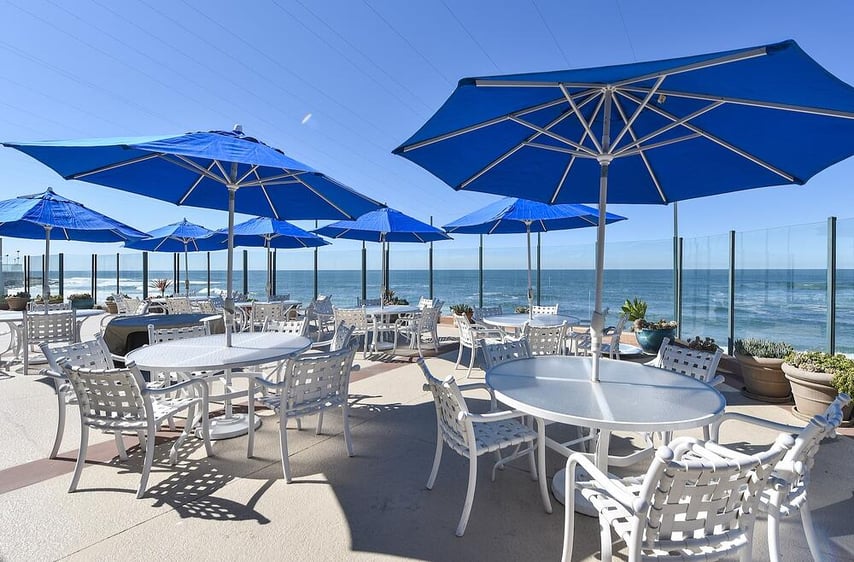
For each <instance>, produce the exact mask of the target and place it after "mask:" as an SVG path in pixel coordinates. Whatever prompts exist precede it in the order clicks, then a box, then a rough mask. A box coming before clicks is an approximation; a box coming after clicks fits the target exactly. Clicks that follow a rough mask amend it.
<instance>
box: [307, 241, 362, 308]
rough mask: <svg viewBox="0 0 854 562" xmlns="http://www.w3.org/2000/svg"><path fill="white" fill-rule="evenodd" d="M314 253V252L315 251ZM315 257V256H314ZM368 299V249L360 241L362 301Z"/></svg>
mask: <svg viewBox="0 0 854 562" xmlns="http://www.w3.org/2000/svg"><path fill="white" fill-rule="evenodd" d="M315 251H316V250H315ZM315 255H317V254H315ZM367 298H368V249H367V247H366V246H365V242H364V241H362V300H363V301H364V300H365V299H367Z"/></svg>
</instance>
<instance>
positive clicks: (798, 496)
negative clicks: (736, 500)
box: [712, 393, 851, 562]
mask: <svg viewBox="0 0 854 562" xmlns="http://www.w3.org/2000/svg"><path fill="white" fill-rule="evenodd" d="M850 401H851V397H850V396H848V395H847V394H845V393H842V394H839V395H838V396H837V398H836V400H834V401H833V403H831V404H830V406H829V407H828V408H827V411H825V413H824V414H823V415H821V416H815V417H813V418H812V419H811V420H810V422H809V423H808V424H807V425H806V426H805V427H803V428H801V427H796V426H789V425H785V424H781V423H777V422H773V421H770V420H766V419H764V418H757V417H754V416H749V415H746V414H739V413H735V412H726V413H725V414H724V415H723V416H722V417H721V418H720V419H719V420H718V421H717V422H716V423H715V424H714V425H713V426H712V438H713V439H714V440H715V441H717V440H718V439H719V437H720V427H721V424H723V422H725V421H733V420H737V421H740V422H743V423H747V424H750V425H753V426H758V427H762V428H766V429H770V430H773V431H783V432H787V433H791V434H792V435H793V436H794V437H795V445H794V446H793V447H792V448H791V449H790V450H788V451H787V452H786V454H785V456H784V457H783V458H782V460H780V462H779V463H777V465H776V466H775V467H774V471H773V472H772V473H771V476H770V478H769V482H768V486H766V487H765V489H764V490H763V492H762V495H761V497H760V503H759V508H760V510H762V511H765V512H766V513H767V514H768V554H769V558H770V560H772V561H775V562H777V561H779V560H780V559H781V557H780V554H781V553H780V545H779V535H780V519H781V518H784V517H788V516H791V515H794V514H795V513H797V512H800V514H801V523H802V524H803V528H804V534H805V535H806V539H807V545H808V546H809V549H810V553H811V554H812V557H813V559H814V560H823V559H825V558H826V557H825V556H823V554H822V552H821V543H820V542H819V536H818V535H817V534H816V531H815V526H814V525H813V520H812V513H811V512H810V507H809V502H808V497H807V491H808V488H809V483H810V473H811V472H812V469H813V466H814V465H815V457H816V454H817V453H818V449H819V446H820V445H821V442H822V441H823V440H824V439H826V438H831V437H833V436H834V434H835V432H836V428H837V427H839V424H840V423H842V408H844V407H845V406H846V405H847V404H848V403H849V402H850Z"/></svg>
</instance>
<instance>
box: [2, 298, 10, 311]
mask: <svg viewBox="0 0 854 562" xmlns="http://www.w3.org/2000/svg"><path fill="white" fill-rule="evenodd" d="M0 310H9V303H7V302H6V299H5V298H4V299H2V300H0Z"/></svg>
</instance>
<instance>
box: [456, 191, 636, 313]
mask: <svg viewBox="0 0 854 562" xmlns="http://www.w3.org/2000/svg"><path fill="white" fill-rule="evenodd" d="M621 220H626V217H623V216H620V215H615V214H613V213H607V214H606V215H605V222H606V223H608V224H610V223H612V222H617V221H621ZM598 222H599V211H598V210H596V209H594V208H593V207H588V206H586V205H578V204H571V203H564V204H561V205H548V204H546V203H541V202H539V201H529V200H527V199H519V198H517V197H505V198H503V199H500V200H498V201H495V202H494V203H490V204H489V205H487V206H485V207H483V208H481V209H478V210H476V211H474V212H472V213H469V214H467V215H465V216H464V217H460V218H458V219H457V220H455V221H453V222H451V223H448V224H446V225H445V226H443V227H442V228H444V229H445V230H446V231H447V232H450V233H452V234H453V233H460V234H513V233H516V234H518V233H522V232H524V233H525V234H526V235H527V241H528V312H529V313H530V311H531V307H532V305H533V303H534V294H533V291H532V283H531V233H532V232H548V231H549V230H571V229H574V228H586V227H589V226H596V225H597V224H598Z"/></svg>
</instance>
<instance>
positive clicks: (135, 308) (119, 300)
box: [113, 295, 148, 315]
mask: <svg viewBox="0 0 854 562" xmlns="http://www.w3.org/2000/svg"><path fill="white" fill-rule="evenodd" d="M113 301H114V302H115V303H116V311H117V313H118V314H120V315H128V314H144V313H145V306H146V305H147V304H148V303H144V302H143V301H142V300H140V299H138V298H136V297H126V296H124V295H113Z"/></svg>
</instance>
